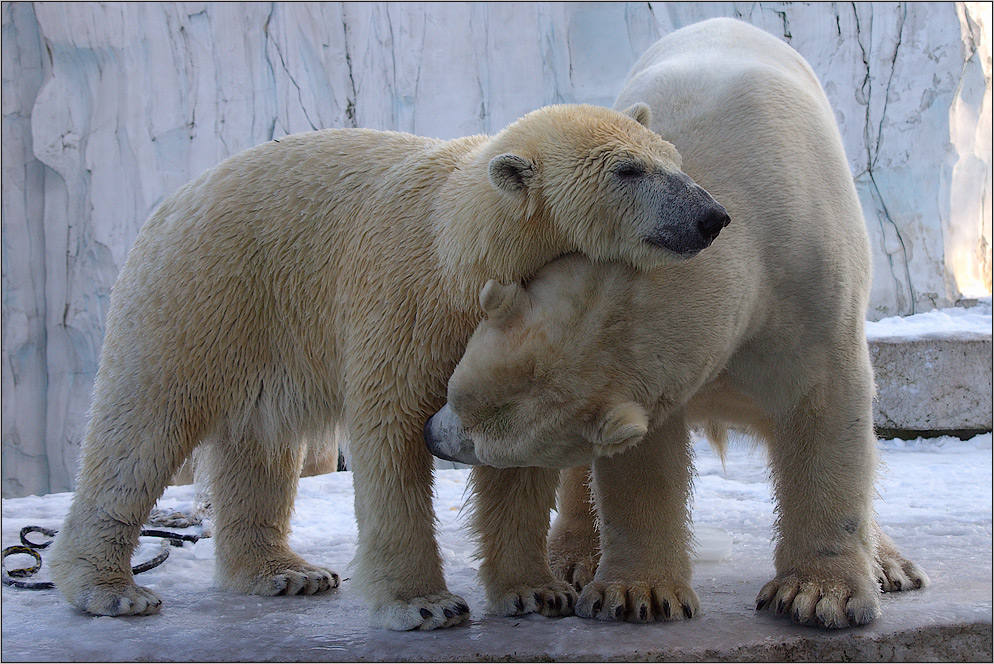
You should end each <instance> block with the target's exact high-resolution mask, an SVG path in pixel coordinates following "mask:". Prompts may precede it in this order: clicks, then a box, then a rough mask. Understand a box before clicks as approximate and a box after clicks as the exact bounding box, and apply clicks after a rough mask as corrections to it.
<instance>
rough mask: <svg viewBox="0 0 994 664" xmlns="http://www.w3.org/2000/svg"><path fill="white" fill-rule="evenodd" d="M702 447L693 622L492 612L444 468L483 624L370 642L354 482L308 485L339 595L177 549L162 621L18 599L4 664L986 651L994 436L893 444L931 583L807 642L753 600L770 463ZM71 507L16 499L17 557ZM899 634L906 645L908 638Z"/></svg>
mask: <svg viewBox="0 0 994 664" xmlns="http://www.w3.org/2000/svg"><path fill="white" fill-rule="evenodd" d="M696 449H697V463H696V467H697V472H698V477H697V480H696V484H695V501H694V521H695V528H697V530H698V532H699V537H700V539H701V546H700V552H699V558H700V560H698V561H697V563H696V564H695V572H694V573H695V587H696V589H697V591H698V593H699V594H700V596H701V601H702V606H703V612H702V615H701V616H700V617H698V618H696V619H695V620H693V621H689V622H685V623H670V624H662V623H657V624H653V625H646V626H637V625H627V624H614V623H601V622H597V621H587V620H582V619H580V618H576V617H570V618H562V619H546V618H542V617H540V616H529V617H526V618H513V619H512V618H498V617H494V616H490V615H487V614H486V612H485V605H484V599H483V593H482V589H481V588H480V586H479V584H478V583H477V581H476V569H475V566H476V563H475V562H474V560H473V558H472V551H473V550H472V546H471V544H470V543H469V541H468V538H467V533H466V530H465V527H464V519H465V514H464V513H461V512H460V509H461V507H462V506H463V504H464V501H465V488H466V478H467V474H468V471H465V470H439V471H437V472H436V481H435V486H436V492H437V496H436V500H435V509H436V513H437V515H438V520H439V525H438V531H439V540H440V542H441V548H442V552H443V555H444V558H445V566H446V576H447V579H448V582H449V587H450V589H452V590H453V591H454V592H457V593H459V594H461V595H462V596H463V597H465V598H466V599H467V600H468V602H469V605H470V608H471V610H472V620H471V622H470V624H469V625H466V626H462V627H457V628H453V629H450V630H445V631H439V632H429V633H392V632H386V631H381V630H372V629H369V628H368V627H367V624H366V617H365V612H364V609H363V608H362V604H361V602H360V600H359V598H358V596H357V588H355V587H354V586H353V585H352V583H351V582H350V581H349V578H348V577H349V563H350V561H351V559H352V557H353V555H354V553H355V543H356V526H355V520H354V513H353V508H352V475H351V473H348V472H344V473H332V474H329V475H324V476H318V477H311V478H305V479H303V480H301V483H300V493H299V497H298V499H297V509H296V515H295V517H294V520H293V536H292V543H293V545H294V547H295V548H296V550H297V551H298V552H300V553H301V554H303V555H304V556H305V557H307V558H309V559H311V560H313V561H315V562H321V563H324V564H327V565H329V566H331V567H332V568H334V569H336V570H337V571H339V572H341V573H342V574H343V576H344V577H345V579H346V580H345V581H344V583H343V585H342V588H341V589H339V590H338V591H333V592H330V593H327V594H324V595H320V596H311V597H277V598H261V597H252V596H243V595H236V594H232V593H228V592H224V591H220V590H216V589H214V588H212V587H211V576H212V567H213V560H212V557H213V553H212V548H211V541H210V540H209V539H205V540H201V541H200V542H198V543H197V544H195V545H190V544H187V545H185V546H184V547H183V548H182V549H173V551H172V555H171V556H170V558H169V559H168V560H167V561H166V562H165V563H164V564H163V565H161V566H160V567H158V568H157V569H154V570H152V571H150V572H147V573H145V574H142V575H141V576H139V577H138V578H139V579H140V581H141V583H143V584H146V585H148V586H150V587H152V588H154V589H155V590H156V592H158V593H159V595H160V596H161V597H162V599H163V601H164V605H163V609H162V612H161V613H160V614H158V615H155V616H151V617H145V618H130V619H116V618H93V617H89V616H85V615H83V614H81V613H79V612H77V611H75V610H74V609H72V608H70V607H69V606H68V605H67V604H66V602H65V601H64V600H63V599H62V597H61V596H60V595H59V594H58V592H57V591H55V590H47V591H29V590H19V589H14V588H10V587H6V586H4V587H3V591H2V592H3V615H2V626H3V636H2V652H0V655H2V659H3V660H4V661H53V660H55V661H70V660H75V661H120V660H160V661H161V660H172V661H259V660H277V661H288V660H289V661H293V660H298V661H300V660H303V661H306V660H326V661H327V660H344V661H358V660H386V661H400V660H427V661H432V660H436V661H437V660H457V661H458V660H461V661H467V660H474V659H480V658H485V659H504V660H507V659H523V660H531V661H535V660H538V659H549V658H556V659H581V660H582V659H586V660H589V659H605V658H621V659H642V658H652V657H659V656H666V657H675V658H676V659H685V660H691V659H720V658H722V657H725V656H731V657H733V658H755V657H763V656H764V655H763V653H766V654H769V655H770V657H771V658H773V659H778V658H789V657H792V656H798V655H800V656H815V657H825V656H829V654H830V655H831V658H832V659H838V658H839V657H840V656H841V655H840V653H842V652H843V651H845V652H848V653H849V655H854V654H855V655H856V658H857V659H864V658H872V657H873V656H874V655H876V656H880V657H885V656H886V657H896V658H897V659H907V658H909V657H910V658H914V657H913V656H912V655H911V654H908V653H919V654H920V652H921V651H919V650H914V644H913V643H912V641H914V639H915V638H931V639H932V640H933V641H936V640H943V639H944V638H945V636H942V635H944V634H946V632H943V631H942V630H947V631H948V630H949V629H952V630H953V631H955V630H956V629H958V627H957V626H958V625H964V624H966V625H970V624H972V625H976V624H978V623H981V624H982V623H986V625H987V626H988V631H987V636H986V637H985V638H986V640H987V652H988V653H989V652H990V650H989V649H990V637H989V634H990V631H989V625H990V623H991V483H992V481H991V461H992V460H991V435H990V434H985V435H982V436H978V437H976V438H973V439H972V440H968V441H960V440H958V439H954V438H938V439H931V440H918V441H911V442H908V441H900V440H896V441H881V442H880V449H881V458H882V461H883V466H882V468H881V474H880V481H879V483H878V487H879V498H878V500H877V502H876V509H877V513H878V515H879V520H880V522H881V524H882V525H883V528H884V530H885V531H887V532H888V533H889V534H890V535H891V536H892V537H893V538H894V539H895V540H896V542H897V543H898V545H899V546H900V547H901V548H902V550H903V551H904V553H905V554H907V555H908V556H909V557H911V558H913V559H914V560H916V562H918V563H919V564H920V565H921V566H922V567H923V568H924V569H925V570H926V571H927V572H928V574H929V575H930V576H931V578H932V582H933V585H932V587H931V588H929V589H927V590H925V591H916V592H910V593H902V594H897V595H886V596H884V597H883V600H882V602H883V612H884V615H883V617H881V618H880V619H879V620H877V621H876V622H875V623H873V624H872V625H870V626H868V627H866V628H861V629H859V630H850V631H847V632H832V633H828V632H822V631H819V630H814V629H810V628H802V627H795V626H793V625H790V624H789V623H787V622H785V621H782V620H779V619H776V618H774V617H773V616H771V615H769V614H767V613H765V612H764V613H757V612H756V611H755V609H754V608H753V607H754V598H755V596H756V593H757V592H758V590H759V588H760V587H761V586H762V585H763V583H765V582H766V581H767V580H769V578H771V575H772V572H773V565H772V545H771V542H770V537H771V526H772V523H773V505H772V502H771V497H770V488H769V484H768V482H767V472H766V464H765V461H764V455H763V452H762V451H761V450H760V449H756V448H754V447H752V446H751V445H750V444H749V443H748V442H745V441H743V440H733V442H732V445H731V448H730V450H729V454H728V461H727V470H723V469H722V466H721V462H720V461H719V460H718V458H717V456H716V455H715V454H714V453H713V452H712V451H711V450H710V449H709V448H708V447H707V445H706V444H705V443H703V442H699V443H698V444H697V446H696ZM69 501H70V494H68V493H62V494H53V495H48V496H43V497H35V496H32V497H26V498H17V499H10V500H4V501H3V527H2V531H3V533H2V534H3V545H4V546H9V545H11V544H15V543H17V533H18V531H19V529H20V528H21V527H22V526H25V525H29V524H37V525H42V526H47V527H51V528H58V527H59V525H60V522H61V519H62V517H63V515H64V514H65V512H66V510H67V508H68V505H69ZM192 501H193V489H192V487H189V486H182V487H170V488H169V489H168V490H167V492H166V495H165V496H164V498H163V499H162V500H161V501H160V506H161V507H175V508H189V507H191V506H192ZM193 530H195V529H191V532H192V531H193ZM148 542H149V543H148V544H147V545H145V546H144V547H143V549H142V550H141V551H139V552H138V554H137V555H136V560H143V559H147V558H149V557H151V556H152V555H154V554H155V553H156V552H158V549H159V545H158V543H157V541H155V540H148ZM19 560H20V559H15V558H10V559H8V561H7V562H8V568H10V567H17V566H21V564H26V562H27V561H25V562H24V563H19V562H18V561H19ZM41 577H42V578H44V577H45V570H44V569H43V570H42V573H41ZM909 630H910V632H909ZM923 630H924V631H923ZM928 630H932V631H931V632H930V631H928ZM935 630H939V631H935ZM902 633H903V634H904V636H903V637H901V638H903V639H904V640H903V641H902V640H901V638H897V637H895V636H894V635H899V634H902ZM909 634H910V636H909ZM915 634H917V635H918V636H915ZM923 634H924V635H925V636H924V637H922V635H923ZM929 634H931V635H933V636H931V637H929V636H928V635H929ZM935 635H939V636H940V637H941V638H939V639H936V638H935ZM888 639H890V640H888ZM895 639H896V641H895ZM895 642H898V645H896V646H895V645H894V643H895ZM902 644H903V645H902ZM819 648H821V650H819ZM847 648H848V650H846V649H847ZM868 648H869V650H868ZM901 648H905V650H901ZM909 648H910V650H908V649H909ZM826 649H827V650H826ZM840 649H841V650H840ZM882 649H883V650H882ZM884 650H885V651H886V652H883V651H884ZM882 652H883V654H881V653H882ZM771 653H772V654H771ZM887 653H889V655H888V654H887ZM902 653H904V656H902ZM947 656H948V653H945V654H943V657H942V658H945V657H947ZM965 658H966V659H971V657H970V656H969V654H967V655H966V656H965Z"/></svg>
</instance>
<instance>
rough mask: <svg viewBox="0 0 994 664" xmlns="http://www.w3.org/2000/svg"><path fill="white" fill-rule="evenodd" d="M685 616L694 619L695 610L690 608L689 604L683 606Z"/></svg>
mask: <svg viewBox="0 0 994 664" xmlns="http://www.w3.org/2000/svg"><path fill="white" fill-rule="evenodd" d="M683 615H685V616H687V617H688V618H693V617H694V610H693V609H692V608H690V605H689V604H684V605H683Z"/></svg>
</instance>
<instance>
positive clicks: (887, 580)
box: [873, 550, 930, 593]
mask: <svg viewBox="0 0 994 664" xmlns="http://www.w3.org/2000/svg"><path fill="white" fill-rule="evenodd" d="M873 568H874V574H875V575H876V579H877V583H879V584H880V589H881V590H882V591H884V592H885V593H890V592H901V591H902V590H917V589H918V588H925V587H927V586H928V584H929V583H930V581H929V578H928V575H927V574H925V572H924V571H922V569H921V568H920V567H918V565H916V564H914V563H913V562H911V561H910V560H908V559H907V558H905V557H904V556H902V555H901V554H899V553H898V552H897V551H896V550H894V551H883V550H880V551H878V552H877V558H876V560H874V561H873Z"/></svg>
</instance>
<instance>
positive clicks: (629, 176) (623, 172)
mask: <svg viewBox="0 0 994 664" xmlns="http://www.w3.org/2000/svg"><path fill="white" fill-rule="evenodd" d="M614 174H615V175H617V176H618V177H619V178H621V179H622V180H633V179H635V178H638V177H642V175H644V174H645V169H643V168H642V167H641V166H640V165H639V164H634V163H631V162H625V163H623V164H621V165H620V166H618V168H617V169H615V171H614Z"/></svg>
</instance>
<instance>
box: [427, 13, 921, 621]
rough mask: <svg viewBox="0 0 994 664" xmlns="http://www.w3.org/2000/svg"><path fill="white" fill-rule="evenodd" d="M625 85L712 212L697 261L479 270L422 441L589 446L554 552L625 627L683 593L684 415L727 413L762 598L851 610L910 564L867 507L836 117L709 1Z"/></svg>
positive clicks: (864, 359) (854, 213)
mask: <svg viewBox="0 0 994 664" xmlns="http://www.w3.org/2000/svg"><path fill="white" fill-rule="evenodd" d="M635 99H639V100H645V101H646V102H648V103H649V105H650V107H651V109H652V124H651V126H652V127H653V128H655V129H656V130H657V131H658V132H659V133H660V134H661V135H662V136H663V137H664V138H666V139H667V140H668V141H671V142H672V143H673V144H674V145H675V146H676V147H677V148H678V149H679V150H680V152H681V154H682V156H683V166H684V169H685V171H686V172H687V173H688V174H690V175H691V176H692V177H694V178H696V179H697V181H698V182H700V183H701V184H702V185H703V186H705V187H706V188H707V189H708V190H709V191H711V192H712V193H713V194H714V195H715V196H716V197H717V198H718V200H720V201H722V203H723V204H724V205H725V206H726V208H727V209H728V212H729V215H730V216H731V218H732V224H731V226H729V228H728V230H726V231H725V232H724V233H722V235H721V237H720V239H719V240H718V241H717V242H715V244H714V245H713V246H712V247H711V248H709V249H707V250H706V251H704V252H703V253H702V254H701V255H700V256H698V257H697V258H695V259H694V260H692V261H686V262H683V263H679V264H671V265H667V266H663V267H660V268H658V269H656V270H654V271H652V272H650V273H641V274H640V273H637V272H636V271H634V270H632V269H630V268H629V267H626V266H623V265H617V264H613V265H611V264H603V265H597V264H592V263H590V262H589V261H588V260H586V259H585V258H582V257H568V258H564V259H562V260H559V261H557V262H555V263H553V264H551V265H550V266H548V267H547V268H546V269H544V270H542V271H541V272H540V273H539V274H538V275H536V277H535V278H534V279H533V280H532V281H530V282H529V283H528V285H527V287H526V288H523V287H520V286H517V285H511V286H501V285H499V284H497V283H495V282H491V283H488V284H487V286H486V288H485V289H484V290H483V291H482V293H481V303H482V305H483V307H484V309H485V310H486V312H487V314H488V319H487V320H486V321H485V322H484V323H482V324H481V326H480V327H479V329H478V330H477V331H476V333H475V334H474V335H473V337H472V339H471V340H470V342H469V344H468V346H467V349H466V353H465V355H464V356H463V359H462V360H461V362H460V363H459V365H458V367H457V368H456V370H455V372H454V374H453V376H452V378H451V380H450V382H449V392H448V397H449V402H448V405H447V406H446V407H445V408H444V409H443V410H442V411H441V412H440V413H439V414H437V415H436V416H434V417H433V418H432V420H431V421H430V422H429V424H428V425H427V426H426V437H427V438H428V440H429V445H430V446H431V447H433V448H434V450H435V451H436V452H437V453H440V454H441V455H444V456H446V457H449V458H453V459H455V460H457V461H464V462H467V463H474V462H475V463H485V464H491V465H494V466H504V467H506V466H518V465H535V466H545V467H550V468H566V467H569V466H574V465H579V464H582V463H588V462H589V461H591V460H593V474H592V487H593V490H594V496H595V504H596V509H597V514H598V515H599V519H600V551H599V552H598V550H597V544H596V542H597V533H596V531H595V529H594V524H593V522H592V517H591V510H590V499H589V498H588V495H587V491H586V488H585V487H584V481H585V479H586V473H587V471H586V469H582V470H578V471H577V470H574V471H571V472H570V473H566V474H565V476H564V486H563V490H562V491H561V494H560V516H559V518H558V520H557V522H556V524H555V526H554V528H553V534H552V543H551V545H550V546H551V548H552V558H553V561H554V563H555V567H556V568H557V572H558V574H559V575H560V576H561V577H562V578H565V579H567V580H570V581H572V582H574V583H577V584H578V585H581V584H582V585H583V592H582V594H581V596H580V599H579V602H578V604H577V607H576V612H577V614H579V615H581V616H587V617H590V616H597V617H599V618H603V619H625V620H630V621H636V622H644V621H648V620H653V619H655V618H662V619H679V618H682V617H684V616H686V617H690V616H692V615H693V614H694V613H695V612H696V611H697V609H698V600H697V596H696V595H695V593H694V591H693V590H692V589H691V587H690V574H691V568H690V557H689V554H688V541H689V537H690V532H689V525H688V519H689V513H688V508H687V499H688V495H689V491H690V470H689V469H690V464H691V458H690V451H689V444H688V426H689V425H693V424H699V423H705V424H708V425H709V429H710V431H711V433H712V434H715V435H716V437H717V438H718V442H719V444H722V441H723V431H724V430H723V429H721V428H720V426H719V423H720V425H721V426H723V425H724V424H726V423H731V424H733V425H739V426H744V427H746V428H747V429H749V430H751V431H753V432H755V433H757V434H759V435H761V436H762V437H764V438H765V439H766V440H767V441H768V443H769V458H770V462H771V464H772V471H773V486H774V490H775V494H776V499H777V504H778V508H777V511H778V520H777V530H778V542H777V547H776V556H775V564H776V570H777V576H776V578H775V579H774V580H773V581H771V582H770V583H768V584H766V586H764V587H763V589H762V590H761V591H760V593H759V597H758V599H757V607H758V608H762V607H766V606H770V607H772V608H773V609H774V610H775V611H776V612H777V613H779V614H786V615H790V616H791V617H792V618H793V619H794V620H795V621H797V622H801V623H806V624H820V625H824V626H827V627H844V626H847V625H850V624H863V623H867V622H869V621H870V620H872V619H873V618H875V617H876V616H877V615H878V614H879V611H880V607H879V601H878V598H877V595H878V593H879V590H880V588H881V587H882V588H883V589H884V590H904V589H909V588H912V587H921V586H923V585H924V584H926V583H927V577H926V576H925V575H924V574H923V573H922V572H921V571H920V570H919V569H918V568H917V567H916V566H915V565H914V564H912V563H910V562H908V561H907V560H905V559H904V558H902V557H901V556H900V554H898V552H897V551H896V550H895V548H894V546H893V544H892V543H891V542H890V541H889V540H888V539H887V538H886V536H884V535H883V534H882V533H881V532H880V530H879V528H878V527H877V525H876V522H875V520H874V518H873V514H872V497H873V481H874V473H875V449H874V445H875V438H874V435H873V422H872V419H871V399H872V396H873V376H872V369H871V366H870V361H869V355H868V352H867V346H866V339H865V336H864V330H863V327H864V318H865V311H866V304H867V298H868V289H869V282H870V259H869V250H868V246H867V237H866V231H865V229H864V226H863V217H862V215H861V213H860V208H859V203H858V201H857V198H856V191H855V189H854V186H853V182H852V178H851V177H850V174H849V169H848V167H847V164H846V159H845V155H844V154H843V150H842V145H841V140H840V138H839V134H838V131H837V130H836V128H835V124H834V121H833V115H832V111H831V109H830V108H829V106H828V102H827V100H826V98H825V96H824V94H823V93H822V90H821V88H820V86H819V84H818V82H817V80H816V79H815V77H814V75H813V74H812V72H811V70H810V69H809V68H808V66H807V64H806V63H805V62H804V61H803V59H802V58H801V57H800V56H799V55H798V54H797V53H795V52H794V51H793V50H792V49H790V48H789V47H788V46H786V45H785V44H783V43H782V42H780V41H779V40H777V39H775V38H773V37H771V36H769V35H767V34H765V33H764V32H762V31H760V30H758V29H756V28H753V27H751V26H749V25H747V24H744V23H740V22H737V21H732V20H727V19H718V20H712V21H706V22H703V23H699V24H696V25H693V26H690V27H688V28H685V29H683V30H680V31H678V32H675V33H673V34H672V35H669V36H668V37H665V38H664V39H662V40H660V41H659V42H658V43H656V44H655V45H654V46H653V47H652V48H651V49H650V50H649V51H648V52H647V53H646V54H645V55H644V56H643V57H642V58H641V59H640V60H639V61H638V63H637V64H636V65H635V67H634V70H633V71H632V73H631V74H630V75H629V77H628V80H627V82H626V84H625V86H624V89H623V91H622V93H621V95H620V97H619V99H618V102H617V103H618V104H619V105H621V106H624V105H625V104H628V103H630V102H631V101H632V100H635ZM646 167H648V165H645V166H642V165H640V164H639V162H638V161H637V160H636V161H634V163H633V164H632V170H633V173H638V172H639V169H640V168H646ZM639 441H641V442H639ZM636 443H638V444H636ZM598 555H599V565H598ZM594 568H596V575H595V576H594V577H593V580H592V581H591V579H590V574H591V573H592V571H593V569H594Z"/></svg>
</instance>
